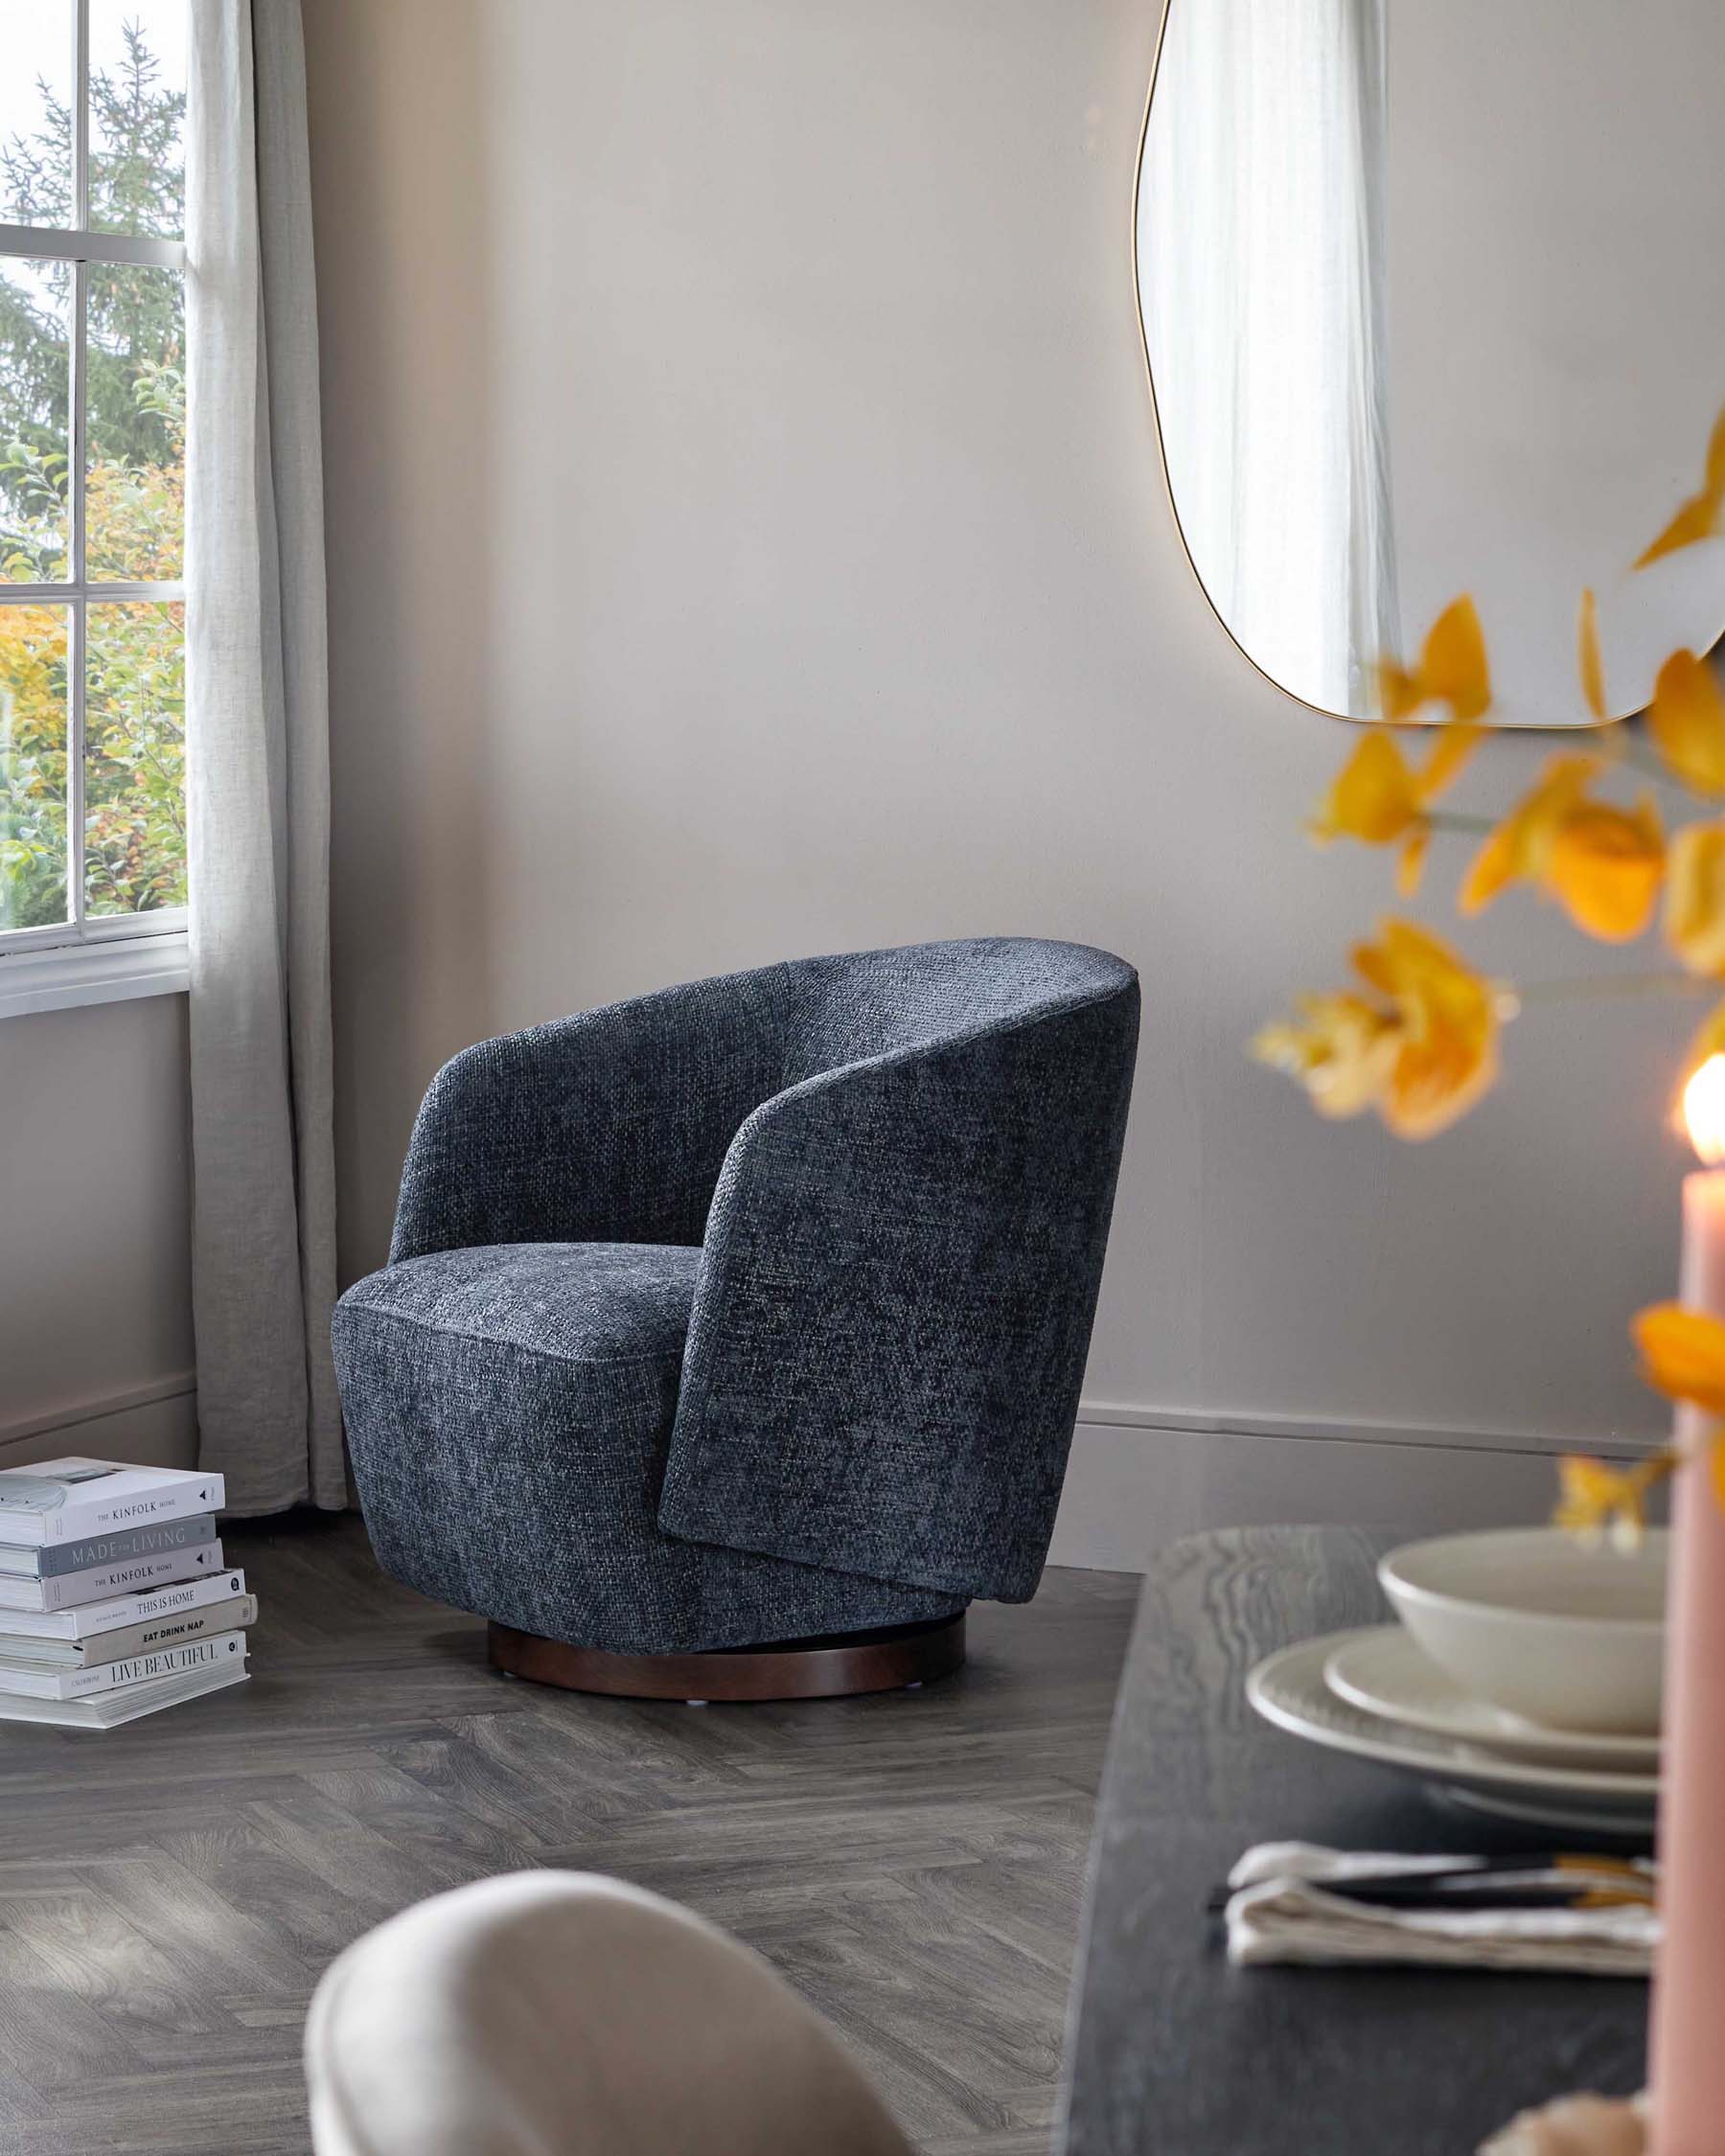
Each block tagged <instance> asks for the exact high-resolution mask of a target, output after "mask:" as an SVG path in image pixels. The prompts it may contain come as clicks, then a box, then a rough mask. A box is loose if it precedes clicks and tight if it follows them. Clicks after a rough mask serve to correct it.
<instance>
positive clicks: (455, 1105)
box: [389, 967, 783, 1264]
mask: <svg viewBox="0 0 1725 2156" xmlns="http://www.w3.org/2000/svg"><path fill="white" fill-rule="evenodd" d="M780 972H781V969H780V968H777V967H769V968H765V969H763V970H762V971H761V972H759V973H755V974H738V975H730V976H729V977H727V978H725V979H722V980H708V981H696V982H693V983H691V984H689V985H688V986H686V987H679V988H672V989H665V990H662V991H660V992H659V993H657V994H655V995H652V996H642V997H638V998H634V999H633V1000H632V1001H630V1002H626V1003H613V1004H610V1005H609V1006H607V1007H606V1008H605V1009H603V1010H597V1011H586V1012H584V1013H582V1014H581V1016H579V1017H577V1018H569V1019H561V1020H559V1021H556V1022H555V1023H553V1024H550V1025H539V1026H535V1027H533V1028H532V1029H531V1030H530V1031H528V1032H525V1033H511V1034H505V1035H504V1036H503V1037H502V1038H501V1039H498V1040H495V1041H481V1042H480V1043H479V1044H477V1045H476V1046H474V1047H472V1048H465V1049H463V1051H462V1052H461V1054H460V1055H458V1056H456V1057H454V1058H453V1060H452V1061H450V1062H449V1063H447V1064H445V1066H444V1067H443V1068H442V1069H441V1070H440V1071H439V1072H438V1073H437V1076H436V1077H435V1078H434V1079H433V1080H432V1081H431V1085H430V1088H429V1089H428V1090H427V1092H426V1097H425V1100H424V1102H423V1103H422V1105H421V1107H420V1112H419V1114H418V1116H417V1118H416V1119H415V1122H414V1126H413V1136H412V1138H411V1140H410V1141H409V1144H408V1148H407V1161H406V1166H405V1168H404V1169H403V1175H402V1194H401V1199H400V1201H399V1203H398V1205H397V1208H396V1222H395V1235H394V1239H393V1241H392V1243H391V1245H390V1253H389V1255H390V1263H391V1264H397V1263H399V1262H400V1261H401V1260H402V1259H403V1258H410V1257H418V1256H420V1255H422V1254H423V1253H424V1252H426V1251H427V1250H460V1249H465V1248H469V1247H472V1246H473V1245H477V1244H485V1243H563V1242H569V1243H575V1242H616V1243H686V1244H693V1243H699V1242H700V1241H701V1234H702V1230H703V1228H704V1227H705V1224H706V1215H707V1207H708V1205H709V1204H710V1203H711V1200H712V1195H713V1187H714V1184H715V1183H716V1182H717V1181H718V1177H719V1170H720V1168H721V1166H722V1164H723V1162H724V1157H725V1150H726V1148H727V1147H728V1146H729V1144H730V1142H731V1139H732V1138H733V1137H734V1136H735V1135H736V1132H737V1128H738V1126H739V1124H741V1123H742V1121H743V1119H744V1118H745V1117H746V1116H747V1114H748V1112H750V1110H751V1109H753V1108H754V1107H755V1106H756V1104H757V1103H758V1102H760V1101H761V1100H764V1099H765V1098H766V1097H767V1096H768V1095H769V1094H770V1092H771V1091H772V1089H773V1088H774V1087H775V1086H776V1085H777V1084H778V1083H779V1082H780V1075H781V1072H782V1068H783V1062H782V1055H781V1051H780V1047H779V1019H778V1010H779V999H778V991H777V986H776V976H777V975H779V973H780Z"/></svg>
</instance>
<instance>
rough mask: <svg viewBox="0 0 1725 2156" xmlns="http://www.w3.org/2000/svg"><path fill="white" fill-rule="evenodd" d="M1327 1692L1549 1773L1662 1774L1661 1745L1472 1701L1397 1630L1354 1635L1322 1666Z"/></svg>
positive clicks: (1408, 1724)
mask: <svg viewBox="0 0 1725 2156" xmlns="http://www.w3.org/2000/svg"><path fill="white" fill-rule="evenodd" d="M1323 1674H1324V1678H1325V1681H1326V1682H1327V1683H1328V1685H1329V1688H1330V1690H1331V1691H1333V1692H1335V1693H1337V1694H1338V1695H1339V1696H1340V1697H1341V1698H1343V1699H1345V1700H1346V1701H1347V1703H1348V1704H1349V1706H1351V1707H1363V1708H1364V1709H1366V1711H1367V1713H1368V1714H1377V1715H1381V1716H1382V1717H1383V1719H1384V1720H1385V1721H1387V1722H1395V1723H1399V1724H1400V1725H1401V1727H1402V1728H1404V1729H1409V1730H1424V1731H1427V1732H1430V1734H1431V1735H1433V1736H1443V1737H1451V1738H1453V1739H1454V1740H1455V1742H1456V1743H1458V1744H1472V1745H1477V1746H1479V1747H1481V1748H1482V1749H1483V1750H1484V1751H1486V1752H1496V1753H1502V1754H1503V1755H1506V1756H1507V1757H1509V1758H1512V1759H1532V1760H1544V1761H1546V1762H1547V1763H1548V1764H1550V1765H1552V1766H1554V1767H1605V1768H1616V1769H1617V1770H1618V1771H1619V1772H1620V1773H1626V1774H1644V1775H1655V1774H1657V1773H1658V1772H1659V1739H1658V1738H1657V1737H1645V1736H1602V1735H1600V1734H1599V1733H1598V1732H1591V1731H1585V1730H1547V1729H1542V1728H1541V1727H1540V1726H1539V1724H1538V1723H1536V1722H1523V1721H1520V1720H1518V1719H1517V1717H1516V1716H1515V1715H1513V1714H1506V1713H1505V1712H1504V1710H1503V1709H1502V1708H1500V1707H1492V1706H1490V1705H1489V1704H1488V1703H1487V1702H1486V1701H1484V1700H1483V1699H1470V1698H1469V1697H1468V1695H1467V1694H1466V1693H1465V1692H1464V1691H1463V1690H1462V1689H1461V1686H1459V1685H1458V1684H1457V1683H1456V1682H1455V1680H1454V1679H1453V1678H1452V1677H1449V1676H1447V1675H1446V1674H1445V1673H1444V1671H1442V1670H1441V1669H1439V1668H1438V1664H1437V1663H1435V1662H1434V1661H1433V1660H1432V1658H1431V1656H1430V1655H1429V1654H1427V1653H1426V1651H1425V1649H1424V1648H1423V1647H1422V1646H1421V1645H1420V1644H1419V1642H1418V1640H1415V1638H1414V1636H1413V1635H1412V1633H1410V1632H1407V1631H1405V1630H1404V1629H1403V1627H1402V1626H1401V1625H1399V1624H1381V1625H1379V1626H1377V1628H1376V1629H1375V1630H1374V1631H1371V1632H1360V1633H1356V1634H1355V1635H1354V1637H1353V1638H1352V1639H1351V1640H1348V1642H1347V1644H1346V1645H1345V1646H1342V1647H1338V1648H1337V1649H1336V1651H1335V1653H1334V1654H1332V1655H1331V1656H1330V1658H1329V1660H1328V1662H1326V1663H1324V1665H1323Z"/></svg>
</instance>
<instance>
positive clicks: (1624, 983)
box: [1503, 973, 1719, 1011]
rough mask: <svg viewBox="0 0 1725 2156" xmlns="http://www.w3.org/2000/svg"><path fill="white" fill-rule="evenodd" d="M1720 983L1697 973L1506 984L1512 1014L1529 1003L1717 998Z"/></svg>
mask: <svg viewBox="0 0 1725 2156" xmlns="http://www.w3.org/2000/svg"><path fill="white" fill-rule="evenodd" d="M1718 985H1719V984H1718V982H1717V981H1713V980H1701V979H1698V978H1697V977H1696V976H1695V975H1693V974H1682V973H1666V974H1585V975H1580V976H1579V977H1578V978H1576V979H1575V980H1530V981H1528V982H1527V983H1526V984H1525V985H1524V986H1521V987H1516V986H1515V985H1514V984H1512V983H1510V982H1507V981H1506V982H1505V983H1504V988H1503V993H1504V995H1505V997H1506V998H1507V1001H1508V1003H1509V1005H1510V1008H1511V1010H1512V1011H1519V1010H1521V1009H1523V1008H1524V1007H1525V1006H1526V1005H1527V1004H1529V1003H1581V1002H1609V1001H1613V1000H1615V999H1617V998H1623V997H1630V996H1713V995H1716V994H1717V993H1718Z"/></svg>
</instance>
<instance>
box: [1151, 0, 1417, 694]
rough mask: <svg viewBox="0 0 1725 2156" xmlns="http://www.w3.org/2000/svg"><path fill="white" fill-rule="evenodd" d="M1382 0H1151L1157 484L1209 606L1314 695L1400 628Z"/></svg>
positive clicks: (1359, 685) (1369, 676)
mask: <svg viewBox="0 0 1725 2156" xmlns="http://www.w3.org/2000/svg"><path fill="white" fill-rule="evenodd" d="M1388 106H1389V80H1388V55H1387V25H1386V16H1385V0H1168V9H1167V16H1166V20H1165V23H1164V27H1163V32H1162V46H1161V59H1160V63H1159V66H1158V69H1157V78H1156V93H1155V97H1154V99H1153V101H1152V103H1151V107H1150V126H1149V133H1148V136H1147V139H1146V144H1145V157H1144V166H1143V172H1142V175H1141V179H1140V195H1139V215H1138V284H1139V291H1140V294H1141V296H1142V300H1143V306H1144V331H1145V337H1146V341H1147V344H1148V347H1149V353H1150V363H1151V372H1152V376H1153V378H1154V380H1155V383H1156V393H1157V416H1158V420H1159V422H1160V424H1161V435H1162V447H1163V453H1164V455H1165V457H1166V460H1167V468H1168V480H1169V484H1170V486H1171V488H1172V490H1173V493H1174V500H1175V506H1176V507H1177V509H1178V510H1179V513H1180V520H1181V526H1182V529H1183V530H1184V534H1185V539H1186V544H1187V546H1188V547H1189V549H1190V551H1191V555H1192V560H1193V562H1194V563H1195V564H1196V566H1197V569H1198V573H1199V575H1200V576H1201V577H1202V578H1203V580H1204V584H1205V588H1206V589H1207V591H1208V593H1209V595H1210V598H1211V601H1212V602H1213V604H1214V605H1215V608H1216V610H1217V612H1218V613H1219V614H1220V615H1221V616H1222V618H1223V620H1224V621H1226V622H1227V623H1228V625H1229V628H1230V630H1231V631H1233V634H1234V635H1235V637H1236V638H1237V639H1238V640H1239V642H1240V643H1241V644H1242V645H1243V646H1244V647H1245V649H1246V651H1247V652H1248V653H1249V654H1251V656H1252V657H1253V658H1254V659H1255V660H1256V661H1257V663H1258V664H1259V665H1260V666H1261V667H1262V668H1263V669H1264V670H1265V672H1266V673H1268V674H1270V675H1272V676H1274V677H1275V678H1276V680H1278V681H1280V682H1282V683H1283V684H1284V686H1286V687H1288V688H1290V689H1292V690H1294V691H1295V693H1296V694H1297V695H1299V696H1302V697H1304V698H1306V699H1307V700H1308V701H1310V702H1313V703H1317V704H1320V705H1322V706H1323V707H1324V708H1325V709H1328V710H1331V711H1340V712H1350V713H1353V714H1355V715H1357V716H1361V717H1364V716H1366V715H1368V713H1372V712H1374V711H1375V710H1376V700H1375V695H1374V691H1373V686H1372V684H1373V667H1374V664H1375V661H1376V660H1377V659H1379V658H1380V657H1382V656H1383V655H1384V654H1386V653H1387V652H1391V651H1393V650H1395V649H1396V648H1397V646H1398V644H1399V641H1400V621H1399V615H1400V606H1399V601H1398V598H1397V590H1396V567H1395V550H1394V539H1393V532H1392V526H1391V475H1390V447H1389V426H1388V399H1389V329H1388V315H1387V307H1386V298H1385V281H1386V274H1387V261H1386V239H1385V201H1386V182H1387V172H1386V162H1387V154H1388V122H1389V111H1388Z"/></svg>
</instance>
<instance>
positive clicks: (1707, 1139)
mask: <svg viewBox="0 0 1725 2156" xmlns="http://www.w3.org/2000/svg"><path fill="white" fill-rule="evenodd" d="M1683 1120H1684V1121H1685V1122H1686V1123H1687V1124H1688V1125H1689V1135H1690V1143H1691V1145H1692V1146H1693V1147H1694V1149H1695V1151H1696V1152H1697V1153H1698V1154H1699V1155H1700V1156H1701V1158H1702V1160H1703V1161H1704V1162H1705V1163H1706V1165H1707V1166H1708V1167H1710V1168H1716V1167H1717V1166H1718V1165H1719V1163H1720V1162H1721V1161H1722V1160H1725V1055H1718V1056H1709V1057H1708V1059H1707V1061H1706V1062H1705V1063H1704V1064H1703V1065H1702V1066H1701V1067H1700V1069H1699V1070H1697V1071H1696V1072H1695V1075H1694V1076H1693V1077H1692V1078H1691V1080H1690V1082H1689V1084H1688V1085H1687V1086H1685V1087H1684V1089H1683Z"/></svg>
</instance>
